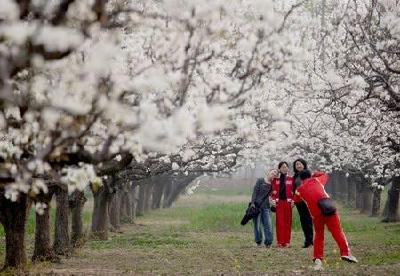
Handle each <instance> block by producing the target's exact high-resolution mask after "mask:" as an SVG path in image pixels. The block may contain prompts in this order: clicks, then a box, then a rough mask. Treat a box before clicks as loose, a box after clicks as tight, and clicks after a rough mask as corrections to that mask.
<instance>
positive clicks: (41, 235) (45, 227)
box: [32, 187, 60, 262]
mask: <svg viewBox="0 0 400 276" xmlns="http://www.w3.org/2000/svg"><path fill="white" fill-rule="evenodd" d="M54 190H55V189H54V188H51V187H49V192H48V193H47V194H40V195H38V196H37V198H38V202H41V203H45V204H46V205H47V208H45V209H44V213H43V214H42V215H40V214H38V213H36V231H35V248H34V250H33V256H32V261H39V262H42V261H51V262H59V261H60V258H59V257H58V256H57V255H56V254H55V253H54V250H53V248H52V247H51V241H50V201H51V199H52V197H53V194H54Z"/></svg>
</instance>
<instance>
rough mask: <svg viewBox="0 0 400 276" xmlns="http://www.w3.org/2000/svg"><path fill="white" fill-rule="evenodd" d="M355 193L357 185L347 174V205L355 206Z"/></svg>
mask: <svg viewBox="0 0 400 276" xmlns="http://www.w3.org/2000/svg"><path fill="white" fill-rule="evenodd" d="M356 194H357V185H356V183H354V179H353V178H352V177H350V176H349V177H348V179H347V206H349V207H352V208H355V207H356Z"/></svg>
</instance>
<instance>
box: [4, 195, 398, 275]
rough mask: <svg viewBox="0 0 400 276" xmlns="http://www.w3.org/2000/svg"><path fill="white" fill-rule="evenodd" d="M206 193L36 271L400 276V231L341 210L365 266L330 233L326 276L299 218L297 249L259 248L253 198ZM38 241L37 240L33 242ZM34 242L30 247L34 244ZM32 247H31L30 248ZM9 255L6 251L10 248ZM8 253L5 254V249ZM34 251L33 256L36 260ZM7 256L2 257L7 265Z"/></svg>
mask: <svg viewBox="0 0 400 276" xmlns="http://www.w3.org/2000/svg"><path fill="white" fill-rule="evenodd" d="M223 190H224V189H218V190H215V189H214V190H200V191H199V192H198V193H195V194H194V195H191V196H185V197H182V198H181V199H180V200H179V201H178V202H177V203H176V204H175V206H174V208H170V209H163V210H157V211H153V212H151V213H149V214H147V215H145V216H143V217H139V218H137V220H136V223H135V224H134V225H125V226H123V229H122V230H123V233H122V234H114V233H112V234H111V237H110V239H109V240H108V241H88V242H87V243H86V244H85V246H84V247H83V248H82V249H80V250H79V251H77V252H75V253H74V255H73V256H72V257H71V258H69V259H63V261H62V263H61V264H50V263H42V264H35V265H33V264H30V267H29V269H30V272H31V273H32V274H46V273H47V274H48V275H58V274H62V275H121V274H136V275H143V274H145V275H176V274H184V275H231V274H236V275H239V274H241V275H242V274H243V275H265V274H269V275H271V274H273V275H275V274H276V275H278V274H279V275H281V274H286V275H303V274H306V275H308V274H326V275H377V274H381V275H396V274H398V272H399V271H400V224H382V223H379V220H378V219H377V218H370V217H367V216H362V215H359V213H358V211H353V210H348V209H344V208H340V213H341V217H342V223H343V226H344V229H345V232H346V234H347V237H348V240H349V242H350V243H351V248H352V252H353V254H354V255H355V256H357V258H358V259H359V261H360V262H359V264H348V263H344V262H342V261H340V258H339V253H338V251H337V247H336V245H335V244H334V242H333V240H332V238H331V237H330V235H329V233H328V232H327V233H326V247H325V253H326V259H325V263H324V266H325V270H324V271H323V272H322V273H321V272H318V273H315V272H314V271H313V270H312V269H311V265H312V262H311V256H312V255H311V254H312V249H311V248H308V249H302V248H301V245H302V242H303V237H302V233H301V230H300V224H299V221H298V217H297V212H296V211H294V216H293V235H292V247H291V248H284V249H281V248H276V247H272V248H269V249H267V248H264V247H262V248H258V247H256V246H255V243H254V241H253V235H252V225H251V223H249V224H248V225H246V226H241V225H240V220H241V218H242V216H243V212H244V209H245V207H246V203H247V201H248V199H249V191H246V190H244V191H241V190H240V189H236V190H235V191H232V190H230V191H229V192H228V191H226V192H224V191H223ZM29 236H30V238H29ZM32 237H33V236H32V235H28V240H31V239H32ZM29 243H31V242H30V241H29ZM2 247H4V246H2ZM0 250H1V249H0ZM31 250H32V248H31V247H29V248H28V251H30V252H31ZM3 254H4V249H2V250H1V251H0V255H1V256H0V257H1V258H2V259H3V258H4V256H3Z"/></svg>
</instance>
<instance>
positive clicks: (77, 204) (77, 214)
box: [69, 191, 87, 248]
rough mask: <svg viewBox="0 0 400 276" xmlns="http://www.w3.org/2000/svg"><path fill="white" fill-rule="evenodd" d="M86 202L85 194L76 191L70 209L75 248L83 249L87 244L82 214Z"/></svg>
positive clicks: (72, 238) (72, 240) (72, 196)
mask: <svg viewBox="0 0 400 276" xmlns="http://www.w3.org/2000/svg"><path fill="white" fill-rule="evenodd" d="M86 200H87V199H86V197H85V194H84V192H81V191H75V192H74V193H73V194H72V195H71V196H70V200H69V207H70V210H71V216H72V227H71V230H72V231H71V242H72V246H73V247H74V248H77V247H81V246H82V245H83V244H84V243H85V235H84V233H83V220H82V213H83V207H84V205H85V202H86Z"/></svg>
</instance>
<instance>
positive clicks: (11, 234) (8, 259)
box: [0, 191, 28, 269]
mask: <svg viewBox="0 0 400 276" xmlns="http://www.w3.org/2000/svg"><path fill="white" fill-rule="evenodd" d="M27 214H28V197H27V195H26V194H24V193H22V192H21V193H20V194H19V195H18V199H17V201H15V202H12V201H10V200H8V199H7V198H5V196H4V191H1V192H0V222H1V224H2V225H3V227H4V232H5V236H6V256H5V261H4V267H3V269H7V268H10V267H13V268H18V269H19V268H22V269H23V268H24V267H25V266H26V263H27V259H26V252H25V226H26V218H27Z"/></svg>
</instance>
